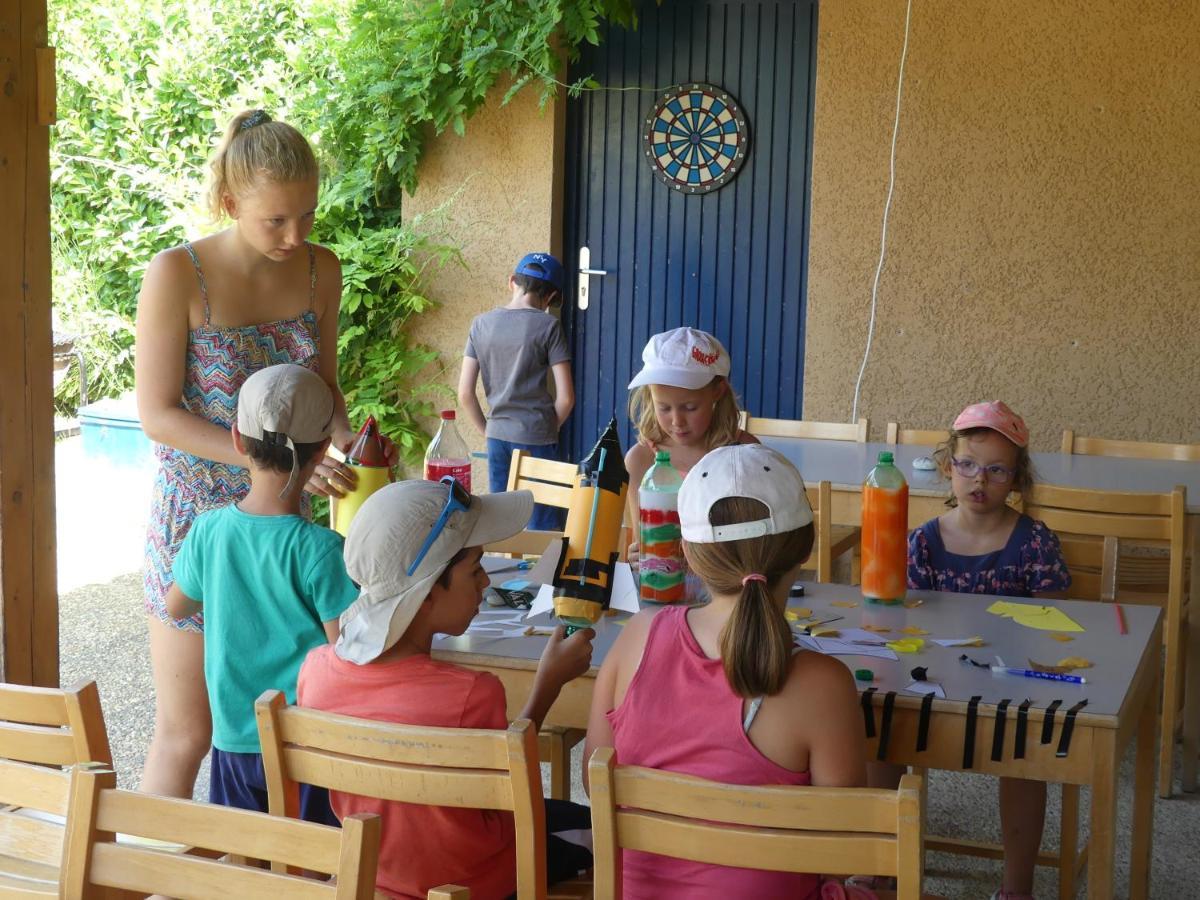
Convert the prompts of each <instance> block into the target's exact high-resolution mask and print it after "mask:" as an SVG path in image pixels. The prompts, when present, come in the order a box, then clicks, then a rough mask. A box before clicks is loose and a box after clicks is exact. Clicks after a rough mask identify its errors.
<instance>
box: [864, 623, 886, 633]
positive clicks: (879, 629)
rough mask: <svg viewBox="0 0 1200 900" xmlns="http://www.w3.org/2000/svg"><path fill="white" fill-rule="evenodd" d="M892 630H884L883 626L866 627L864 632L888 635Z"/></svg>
mask: <svg viewBox="0 0 1200 900" xmlns="http://www.w3.org/2000/svg"><path fill="white" fill-rule="evenodd" d="M891 630H892V629H890V628H884V627H883V626H882V625H864V626H863V631H873V632H875V633H876V634H888V633H889V632H890V631H891Z"/></svg>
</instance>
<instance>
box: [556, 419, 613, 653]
mask: <svg viewBox="0 0 1200 900" xmlns="http://www.w3.org/2000/svg"><path fill="white" fill-rule="evenodd" d="M628 489H629V472H628V471H627V470H626V469H625V459H624V456H623V455H622V453H621V439H620V438H619V437H618V436H617V420H616V418H613V419H612V420H611V421H610V422H609V423H608V427H607V428H605V429H604V432H603V433H602V434H601V435H600V439H599V440H598V441H596V446H594V447H593V448H592V451H591V453H589V454H588V455H587V457H586V458H585V459H584V460H583V461H582V462H580V463H579V472H578V474H577V475H576V476H575V484H574V486H573V487H572V489H571V505H570V507H568V509H567V525H566V528H565V529H564V534H563V538H562V545H563V546H562V552H561V553H560V554H559V556H558V566H557V567H556V569H555V571H554V581H553V582H552V584H553V585H554V614H555V615H556V616H558V618H559V619H560V620H561V621H562V622H563V623H565V624H566V625H567V626H569V628H568V631H571V630H574V629H575V628H587V627H588V626H590V625H593V624H595V623H596V622H597V621H598V620H599V619H600V616H602V615H603V614H604V611H605V610H606V609H608V604H609V601H610V600H611V599H612V591H613V576H614V573H615V571H616V566H617V557H618V556H619V555H620V541H621V522H622V520H623V518H624V516H625V493H626V491H627V490H628Z"/></svg>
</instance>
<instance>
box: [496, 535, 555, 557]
mask: <svg viewBox="0 0 1200 900" xmlns="http://www.w3.org/2000/svg"><path fill="white" fill-rule="evenodd" d="M562 536H563V533H562V532H561V531H520V532H517V533H516V534H514V535H513V536H512V537H510V538H505V539H504V540H502V541H492V543H490V544H484V546H483V549H484V552H485V553H507V554H509V555H510V556H541V555H542V554H543V553H545V552H546V548H547V547H549V546H550V544H551V543H552V542H553V541H557V540H561V539H562Z"/></svg>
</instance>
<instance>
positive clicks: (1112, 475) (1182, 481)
mask: <svg viewBox="0 0 1200 900" xmlns="http://www.w3.org/2000/svg"><path fill="white" fill-rule="evenodd" d="M760 440H761V441H762V442H763V443H764V444H766V445H767V446H768V447H772V448H773V449H775V450H778V451H779V452H780V453H782V454H783V455H784V456H786V457H787V458H788V459H789V460H791V462H792V463H793V464H794V465H795V466H796V468H798V469H799V470H800V473H801V474H802V475H803V476H804V480H805V481H808V482H817V481H828V482H829V483H830V484H832V485H833V487H835V488H842V489H857V488H858V487H859V486H861V485H862V482H863V479H864V478H866V477H867V473H868V472H869V471H870V470H871V467H872V466H874V465H875V461H876V460H877V459H878V458H879V453H880V451H883V450H887V451H890V452H891V453H893V454H895V457H896V465H897V466H899V468H900V471H901V472H903V473H904V477H905V479H906V480H907V481H908V489H909V492H910V493H912V494H916V495H918V496H945V495H946V494H947V493H948V492H949V490H950V485H949V482H947V481H945V480H944V479H943V478H942V477H941V476H940V475H938V473H937V472H931V471H926V470H921V469H914V468H913V467H912V464H913V460H914V459H916V458H917V457H919V456H930V455H932V453H933V448H932V447H920V446H915V445H907V444H900V445H892V444H883V443H869V444H859V443H856V442H853V441H823V440H811V439H804V438H778V437H763V438H760ZM1030 455H1031V457H1032V459H1033V467H1034V474H1035V477H1036V479H1037V480H1038V481H1042V482H1045V483H1046V484H1056V485H1059V486H1061V487H1082V488H1094V489H1096V490H1105V491H1144V492H1147V493H1165V492H1167V491H1170V490H1172V489H1173V488H1174V487H1175V486H1176V485H1183V486H1184V487H1186V488H1187V494H1188V499H1187V502H1188V513H1189V514H1191V515H1198V514H1200V462H1183V461H1178V460H1161V459H1122V458H1118V457H1112V456H1076V455H1069V454H1066V453H1033V454H1030Z"/></svg>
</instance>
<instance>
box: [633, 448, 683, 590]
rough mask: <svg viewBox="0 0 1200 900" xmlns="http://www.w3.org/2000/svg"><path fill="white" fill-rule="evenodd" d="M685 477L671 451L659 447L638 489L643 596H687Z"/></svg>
mask: <svg viewBox="0 0 1200 900" xmlns="http://www.w3.org/2000/svg"><path fill="white" fill-rule="evenodd" d="M682 485H683V477H682V476H681V475H680V474H679V470H678V469H676V468H675V467H674V466H673V465H671V454H670V453H669V452H667V451H666V450H659V451H658V452H656V453H655V454H654V465H652V466H651V467H650V469H649V471H647V472H646V476H645V477H644V478H643V479H642V485H641V487H640V488H639V489H638V506H639V507H640V515H641V521H640V522H639V523H638V525H639V534H638V540H639V542H640V544H641V557H642V558H641V564H640V566H639V572H638V581H639V585H640V594H641V598H642V599H643V600H650V601H653V602H655V603H674V602H675V601H677V600H682V599H684V592H685V587H684V579H685V575H686V574H687V566H686V563H685V560H684V558H683V550H682V549H680V546H679V539H680V534H679V488H680V487H681V486H682Z"/></svg>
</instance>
